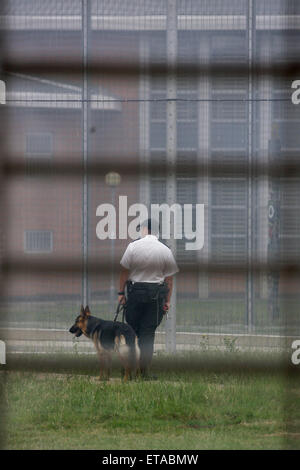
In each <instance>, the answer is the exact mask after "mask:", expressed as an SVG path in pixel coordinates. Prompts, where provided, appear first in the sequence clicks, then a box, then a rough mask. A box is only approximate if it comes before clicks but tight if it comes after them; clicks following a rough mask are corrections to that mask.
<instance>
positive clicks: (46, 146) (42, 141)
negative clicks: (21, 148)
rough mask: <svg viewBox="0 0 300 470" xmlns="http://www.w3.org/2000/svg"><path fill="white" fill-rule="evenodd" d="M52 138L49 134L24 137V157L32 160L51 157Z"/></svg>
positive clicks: (33, 134)
mask: <svg viewBox="0 0 300 470" xmlns="http://www.w3.org/2000/svg"><path fill="white" fill-rule="evenodd" d="M52 155H53V138H52V134H51V133H49V132H41V133H31V134H27V135H26V156H27V157H33V158H43V157H52Z"/></svg>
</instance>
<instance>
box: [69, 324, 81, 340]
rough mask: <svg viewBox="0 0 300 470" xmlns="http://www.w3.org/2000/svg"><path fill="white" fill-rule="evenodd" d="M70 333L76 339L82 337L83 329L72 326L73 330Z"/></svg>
mask: <svg viewBox="0 0 300 470" xmlns="http://www.w3.org/2000/svg"><path fill="white" fill-rule="evenodd" d="M69 332H70V333H72V334H75V336H76V338H78V337H79V336H81V335H82V331H81V329H80V328H78V326H76V325H73V326H71V328H70V329H69Z"/></svg>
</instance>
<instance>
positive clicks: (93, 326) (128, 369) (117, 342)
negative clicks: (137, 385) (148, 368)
mask: <svg viewBox="0 0 300 470" xmlns="http://www.w3.org/2000/svg"><path fill="white" fill-rule="evenodd" d="M69 332H70V333H73V334H75V336H76V337H79V336H81V335H82V334H84V335H85V336H87V337H88V338H90V339H91V340H92V341H93V343H94V345H95V348H96V351H97V353H98V356H99V361H100V380H103V379H105V375H106V380H109V376H110V370H111V353H112V352H113V351H116V352H117V354H118V356H119V358H120V361H121V363H122V366H123V368H124V370H125V373H124V382H126V381H127V380H128V379H129V378H132V374H133V373H135V374H136V373H137V371H138V369H139V368H138V362H139V352H140V351H139V347H138V344H137V336H136V334H135V332H134V331H133V329H132V328H131V326H129V325H127V324H125V323H120V322H117V321H115V322H113V321H106V320H101V318H97V317H93V316H92V315H91V312H90V309H89V307H88V305H87V306H86V307H85V308H83V305H81V309H80V314H79V315H78V317H76V319H75V323H74V325H73V326H71V328H70V329H69Z"/></svg>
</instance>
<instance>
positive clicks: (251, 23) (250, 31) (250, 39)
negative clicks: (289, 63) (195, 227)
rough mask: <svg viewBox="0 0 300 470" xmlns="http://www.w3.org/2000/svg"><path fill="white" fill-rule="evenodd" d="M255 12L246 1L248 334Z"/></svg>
mask: <svg viewBox="0 0 300 470" xmlns="http://www.w3.org/2000/svg"><path fill="white" fill-rule="evenodd" d="M254 27H255V10H254V0H248V27H247V33H248V181H247V183H248V185H247V207H248V210H247V261H248V272H247V309H246V312H247V318H246V323H247V326H248V332H249V333H251V331H252V329H253V272H252V268H251V266H252V255H253V178H252V166H253V104H252V99H253V77H252V64H253V40H254V37H253V35H254V34H255V29H254Z"/></svg>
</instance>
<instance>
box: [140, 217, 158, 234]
mask: <svg viewBox="0 0 300 470" xmlns="http://www.w3.org/2000/svg"><path fill="white" fill-rule="evenodd" d="M143 227H146V228H147V230H148V233H151V234H153V235H157V236H158V235H159V223H158V222H157V221H156V220H154V219H146V220H144V222H142V223H141V224H140V229H142V228H143Z"/></svg>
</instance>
